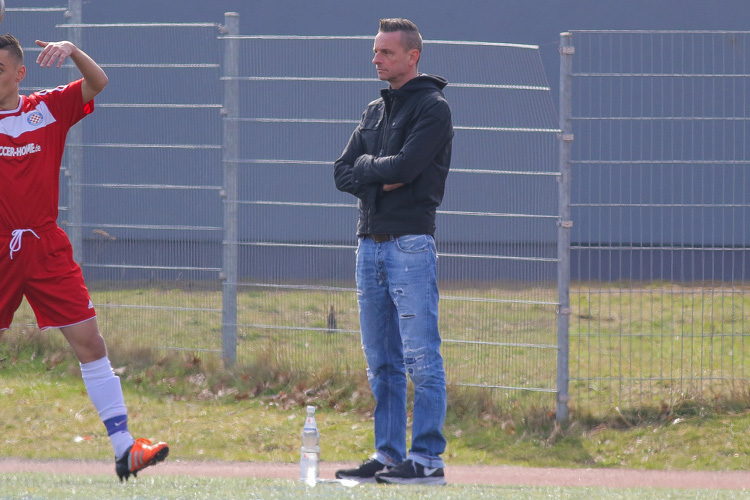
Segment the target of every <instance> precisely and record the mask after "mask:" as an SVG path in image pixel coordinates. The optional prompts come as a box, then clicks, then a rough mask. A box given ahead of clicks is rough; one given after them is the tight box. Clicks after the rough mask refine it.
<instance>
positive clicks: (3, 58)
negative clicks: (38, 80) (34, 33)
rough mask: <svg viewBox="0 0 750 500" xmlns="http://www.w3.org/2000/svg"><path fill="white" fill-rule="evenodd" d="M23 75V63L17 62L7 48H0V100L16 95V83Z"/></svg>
mask: <svg viewBox="0 0 750 500" xmlns="http://www.w3.org/2000/svg"><path fill="white" fill-rule="evenodd" d="M25 75H26V68H25V67H24V65H23V64H18V60H17V59H15V58H14V57H12V56H11V55H10V54H9V53H8V51H7V50H2V49H0V102H3V101H5V100H6V99H8V98H12V99H13V100H15V99H16V98H17V97H18V83H19V82H20V81H21V80H23V77H24V76H25ZM14 102H15V101H14Z"/></svg>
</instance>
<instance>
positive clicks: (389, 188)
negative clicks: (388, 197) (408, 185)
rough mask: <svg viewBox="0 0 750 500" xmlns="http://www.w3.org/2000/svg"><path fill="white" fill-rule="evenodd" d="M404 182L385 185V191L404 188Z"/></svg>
mask: <svg viewBox="0 0 750 500" xmlns="http://www.w3.org/2000/svg"><path fill="white" fill-rule="evenodd" d="M403 185H404V183H403V182H397V183H396V184H383V191H393V190H394V189H398V188H400V187H401V186H403Z"/></svg>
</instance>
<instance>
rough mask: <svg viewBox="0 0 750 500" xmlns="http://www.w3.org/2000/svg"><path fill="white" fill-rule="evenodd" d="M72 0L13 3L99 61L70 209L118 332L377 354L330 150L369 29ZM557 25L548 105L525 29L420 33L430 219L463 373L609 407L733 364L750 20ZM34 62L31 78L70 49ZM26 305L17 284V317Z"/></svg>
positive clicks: (78, 135) (27, 41)
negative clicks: (436, 128)
mask: <svg viewBox="0 0 750 500" xmlns="http://www.w3.org/2000/svg"><path fill="white" fill-rule="evenodd" d="M82 9H83V6H82V2H81V1H80V0H71V1H70V2H69V5H68V7H67V8H44V9H41V8H32V7H24V8H20V9H8V13H7V15H6V20H5V21H4V23H5V25H4V26H5V28H6V29H8V31H10V32H13V33H17V34H19V37H20V38H21V39H22V43H23V44H24V47H25V49H26V51H27V52H29V53H31V54H33V53H34V51H35V50H37V49H36V48H35V46H34V45H33V40H34V39H35V38H44V37H46V38H49V39H63V38H68V39H71V40H74V41H76V43H79V44H81V46H83V47H84V48H85V49H86V50H87V51H88V52H89V53H90V54H91V55H92V56H93V57H94V58H95V59H96V60H97V61H98V62H100V63H101V65H102V66H103V67H104V69H105V70H106V71H107V73H108V74H109V76H110V85H109V86H108V88H107V89H106V90H105V92H104V93H102V94H101V95H100V96H99V97H98V98H97V108H98V111H97V112H96V113H95V114H94V115H93V116H92V117H90V118H87V119H86V120H83V121H82V122H81V124H79V125H77V126H76V127H74V129H73V130H71V134H70V135H69V138H68V148H67V154H66V158H65V162H64V165H63V170H62V172H61V206H60V220H59V222H60V224H61V226H62V227H63V228H65V229H66V231H67V232H68V234H69V235H70V237H71V240H72V242H73V244H74V248H75V252H76V258H77V260H79V261H80V262H81V265H82V267H83V269H84V273H85V275H86V279H87V283H88V285H89V288H90V289H91V292H92V298H93V300H94V302H95V304H96V307H97V309H98V311H99V321H100V324H101V326H102V330H103V331H104V332H105V335H106V337H107V338H108V340H110V341H115V342H122V343H127V344H130V345H134V346H139V347H144V348H150V349H168V350H187V351H191V352H204V353H206V354H205V355H217V356H222V357H223V358H224V359H225V360H227V361H229V362H234V361H235V360H236V361H238V362H240V363H252V362H256V361H261V362H262V361H263V360H264V359H267V358H268V356H273V357H275V358H276V359H277V360H281V361H282V362H285V363H289V364H294V365H296V366H297V367H298V368H301V369H306V370H309V371H316V370H317V369H319V368H320V367H321V366H335V367H338V368H339V369H342V370H345V369H352V368H353V369H357V370H359V369H363V367H364V360H363V356H362V354H361V352H360V346H359V338H358V331H359V326H358V315H357V305H356V294H355V287H354V262H355V258H354V249H355V245H356V240H355V224H356V207H355V200H354V199H353V198H351V197H350V196H348V195H345V194H343V193H339V192H338V191H336V189H335V187H334V184H333V179H332V163H333V161H334V160H335V158H336V157H337V156H338V155H339V154H340V152H341V150H342V149H343V146H344V145H345V143H346V141H347V139H348V136H349V134H350V133H351V131H352V130H353V129H354V127H355V126H356V124H357V123H358V118H359V116H360V114H361V112H362V110H363V109H364V106H365V105H366V103H367V102H369V101H370V100H372V99H374V98H376V97H377V95H378V90H379V89H380V88H382V86H383V84H382V82H380V81H378V80H377V79H375V78H374V77H373V71H372V67H371V63H370V59H371V44H372V39H371V37H294V36H283V37H281V36H255V35H253V36H250V35H242V34H240V33H239V29H238V27H239V18H238V16H236V15H233V14H228V15H227V16H226V18H225V20H224V23H223V25H219V24H214V23H206V24H118V23H108V24H91V23H89V24H85V23H83V22H82V12H83V11H82ZM27 33H29V35H28V36H27V35H26V34H27ZM561 42H562V43H561V54H562V66H561V67H562V71H561V75H560V81H561V102H560V108H561V113H560V116H559V117H558V116H557V114H556V113H555V111H554V106H553V103H552V99H551V96H550V90H549V87H548V85H547V82H546V77H545V75H544V71H543V70H542V64H541V62H540V58H539V55H538V50H537V48H536V47H534V46H524V45H513V44H499V43H480V42H456V41H436V40H432V41H426V43H425V50H424V53H423V58H422V60H421V64H420V70H422V71H425V72H429V73H435V74H440V75H442V76H445V77H446V78H448V80H449V81H450V82H451V84H450V85H449V86H448V87H447V89H446V96H447V98H448V101H449V102H450V103H451V105H452V108H453V113H454V128H455V132H456V133H455V139H454V155H453V162H452V168H451V173H450V175H449V177H448V185H447V191H446V197H445V200H444V203H443V205H442V206H441V207H440V210H439V214H438V221H437V225H438V233H437V242H438V252H439V256H440V259H439V265H438V267H439V270H438V272H439V280H440V287H441V305H440V318H441V319H440V328H441V332H442V336H443V339H444V345H443V354H444V356H445V358H446V370H447V373H448V376H449V379H450V381H451V382H452V383H454V384H458V385H463V386H469V387H482V388H488V389H492V390H493V391H494V392H493V393H494V394H497V395H499V396H500V397H501V398H503V399H505V400H507V401H508V404H509V405H511V404H516V403H518V402H519V401H520V400H524V401H534V402H537V403H541V404H543V405H555V404H556V405H557V411H558V413H557V415H558V418H560V419H564V418H566V417H567V404H568V401H569V399H568V397H569V396H568V395H569V392H570V394H571V395H572V399H570V401H571V402H572V406H573V408H576V409H585V408H589V409H591V410H593V411H599V410H606V409H608V408H610V407H611V406H612V405H613V404H615V405H618V404H643V403H650V402H660V401H667V400H668V401H673V400H675V399H678V398H682V397H692V396H701V397H705V396H707V395H708V394H717V393H719V391H721V392H722V393H727V391H732V390H737V389H738V388H739V387H741V386H742V385H743V384H744V383H745V381H746V376H747V373H748V362H749V359H748V351H747V349H748V348H747V347H746V345H745V338H746V336H747V329H748V328H747V327H748V321H749V320H748V313H747V311H748V310H750V303H748V298H747V294H748V290H747V286H746V284H745V279H746V277H747V274H748V272H749V271H748V269H750V268H749V267H748V265H747V264H748V252H747V247H748V244H749V243H750V242H748V239H750V236H748V233H747V232H746V231H745V227H746V221H747V216H748V207H750V203H748V194H747V190H746V189H745V186H747V178H746V176H747V175H748V174H746V170H747V164H748V161H750V160H749V158H748V151H747V146H746V143H747V139H746V138H747V129H746V126H747V120H748V111H749V110H748V108H749V107H750V104H748V99H747V96H748V90H749V89H748V85H749V84H748V83H747V82H748V81H750V80H748V79H747V76H748V61H747V58H748V54H750V51H748V50H747V49H748V43H747V42H748V34H746V33H716V32H710V33H708V32H699V33H698V32H693V33H676V32H669V33H664V32H663V33H658V32H648V33H644V32H627V33H623V32H617V33H613V32H576V33H575V34H566V35H564V36H563V37H562V40H561ZM31 57H33V55H32V56H31ZM332 61H335V63H333V62H332ZM29 66H30V69H29V76H28V77H27V80H26V82H25V84H24V87H23V90H24V91H32V90H36V89H40V88H47V87H51V86H54V85H57V84H59V83H62V82H64V81H69V79H70V78H74V77H75V75H77V72H76V71H75V69H74V68H72V67H71V68H70V71H69V72H55V71H54V70H41V69H40V68H34V67H31V66H32V65H31V64H29ZM63 75H64V76H63ZM71 75H72V76H71ZM558 119H559V125H558ZM558 165H560V166H561V168H560V170H559V171H558ZM746 304H747V306H748V307H746ZM31 324H33V315H32V314H31V312H30V310H29V309H28V308H27V307H25V306H24V308H23V309H22V310H21V311H20V312H19V314H18V315H17V317H16V323H14V325H13V328H14V329H18V328H28V327H29V325H31ZM568 350H569V351H570V352H568ZM569 380H570V391H569V390H568V384H569ZM555 396H556V397H557V400H556V401H555V400H553V398H554V397H555Z"/></svg>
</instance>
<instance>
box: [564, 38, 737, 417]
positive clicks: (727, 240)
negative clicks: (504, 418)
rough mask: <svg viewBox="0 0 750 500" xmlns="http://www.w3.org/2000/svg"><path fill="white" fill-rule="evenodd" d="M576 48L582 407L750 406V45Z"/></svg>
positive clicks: (574, 299) (576, 302)
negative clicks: (710, 402)
mask: <svg viewBox="0 0 750 500" xmlns="http://www.w3.org/2000/svg"><path fill="white" fill-rule="evenodd" d="M570 36H572V40H573V45H574V46H575V55H574V56H573V66H574V70H573V73H572V75H571V76H572V79H573V92H572V108H573V112H572V120H573V124H574V129H575V142H574V146H573V153H572V161H571V169H572V176H573V178H574V179H575V182H574V184H573V186H574V187H573V194H572V198H573V202H572V204H571V211H572V213H573V219H574V220H575V227H574V229H573V234H572V238H573V242H572V245H571V254H572V275H573V277H574V279H577V280H578V284H576V285H574V286H573V289H572V290H571V304H572V307H573V310H574V316H573V321H572V324H571V334H570V335H571V337H570V349H571V367H570V371H571V388H572V389H571V392H572V393H573V398H574V401H577V405H579V406H582V407H587V408H597V407H602V406H604V407H609V406H611V405H612V404H613V403H614V404H619V405H628V404H633V405H638V404H660V403H662V402H666V403H673V402H675V401H678V400H680V399H683V398H703V399H710V398H712V397H718V396H727V395H730V396H731V395H732V394H736V393H739V392H744V391H745V390H746V382H747V374H748V368H749V367H750V366H749V363H750V351H748V349H749V348H750V346H748V344H747V342H746V339H747V336H748V327H750V317H749V316H748V298H749V296H750V295H749V292H750V291H749V290H748V287H747V278H748V272H749V271H750V268H749V267H748V244H750V233H748V231H747V227H748V226H747V220H748V216H749V215H750V195H749V194H748V190H747V186H748V174H747V167H748V164H749V163H750V151H748V142H747V137H748V135H747V134H748V120H750V114H749V112H750V103H749V102H748V95H749V92H750V83H748V82H749V81H750V80H748V78H747V77H748V76H749V75H748V72H749V70H750V58H749V57H750V53H749V52H748V48H749V46H750V45H749V42H750V34H748V33H737V32H708V31H704V32H674V31H671V32H651V31H649V32H640V31H629V32H606V31H598V32H592V31H586V32H574V33H573V34H572V35H570ZM735 391H736V392H735Z"/></svg>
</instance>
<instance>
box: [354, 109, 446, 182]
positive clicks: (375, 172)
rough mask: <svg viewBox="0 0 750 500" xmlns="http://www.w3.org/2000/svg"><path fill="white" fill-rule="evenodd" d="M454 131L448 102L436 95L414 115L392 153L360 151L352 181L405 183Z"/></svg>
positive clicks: (412, 177) (416, 174)
mask: <svg viewBox="0 0 750 500" xmlns="http://www.w3.org/2000/svg"><path fill="white" fill-rule="evenodd" d="M452 134H453V127H452V125H451V112H450V107H449V106H448V103H447V102H446V101H445V100H443V99H438V100H435V101H433V102H432V103H430V105H429V106H428V107H426V108H425V109H423V110H422V111H421V112H420V113H419V114H418V116H417V118H416V120H415V121H414V123H413V125H412V126H411V130H410V132H409V134H408V136H407V137H406V140H405V142H404V145H403V146H402V147H401V150H400V151H399V152H398V153H397V154H395V155H391V156H381V157H376V156H373V155H370V154H362V155H359V156H358V157H357V158H356V159H355V160H354V164H353V168H352V174H351V177H352V179H353V180H352V182H353V184H355V185H369V184H372V183H375V184H376V185H378V186H382V185H383V184H395V183H399V182H401V183H404V184H408V183H410V182H411V181H413V180H414V179H416V178H417V176H419V174H421V173H422V171H423V170H424V169H425V168H426V167H427V166H428V165H430V163H431V162H432V160H433V159H434V158H435V156H436V155H437V154H438V152H439V151H440V150H441V149H442V148H444V147H445V144H446V143H447V142H449V141H450V139H451V138H452Z"/></svg>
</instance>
